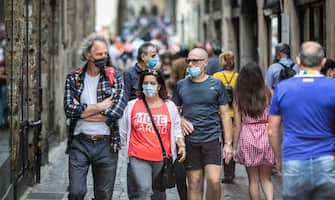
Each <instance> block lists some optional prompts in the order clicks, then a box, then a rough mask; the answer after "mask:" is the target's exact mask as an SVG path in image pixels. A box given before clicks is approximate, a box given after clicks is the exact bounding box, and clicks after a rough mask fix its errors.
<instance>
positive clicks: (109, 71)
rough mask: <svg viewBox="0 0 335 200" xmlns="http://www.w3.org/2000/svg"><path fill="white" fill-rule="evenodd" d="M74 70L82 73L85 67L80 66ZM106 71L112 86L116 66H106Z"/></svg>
mask: <svg viewBox="0 0 335 200" xmlns="http://www.w3.org/2000/svg"><path fill="white" fill-rule="evenodd" d="M74 71H75V72H77V73H78V74H79V73H81V72H82V71H83V67H78V68H76V69H75V70H74ZM105 72H106V76H107V77H108V80H109V82H110V84H111V86H113V85H114V74H115V69H114V67H112V66H106V68H105ZM75 85H76V88H78V87H79V82H78V79H76V84H75Z"/></svg>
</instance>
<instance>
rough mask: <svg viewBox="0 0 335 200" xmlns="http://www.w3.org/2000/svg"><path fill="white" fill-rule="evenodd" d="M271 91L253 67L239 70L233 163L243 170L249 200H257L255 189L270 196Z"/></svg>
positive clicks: (271, 193)
mask: <svg viewBox="0 0 335 200" xmlns="http://www.w3.org/2000/svg"><path fill="white" fill-rule="evenodd" d="M270 101H271V90H270V88H269V87H267V86H266V85H265V83H264V79H263V74H262V71H261V68H260V67H259V66H258V65H257V64H256V63H248V64H246V65H245V66H243V67H242V69H241V71H240V73H239V76H238V79H237V82H236V86H235V91H234V115H235V117H234V121H235V131H234V142H233V144H234V159H235V160H236V161H237V162H239V163H241V164H243V165H244V166H245V168H246V171H247V174H248V180H249V196H250V199H260V191H259V185H261V188H262V189H263V192H264V196H265V198H266V199H267V200H272V199H273V196H274V191H273V184H272V181H271V175H272V166H273V164H274V153H273V150H272V148H271V145H270V142H269V137H268V116H269V114H268V112H269V104H270Z"/></svg>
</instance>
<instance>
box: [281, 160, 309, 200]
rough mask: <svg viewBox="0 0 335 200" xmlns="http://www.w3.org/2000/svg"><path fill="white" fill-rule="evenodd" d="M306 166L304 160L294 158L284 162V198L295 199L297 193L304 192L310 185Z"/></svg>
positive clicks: (301, 193)
mask: <svg viewBox="0 0 335 200" xmlns="http://www.w3.org/2000/svg"><path fill="white" fill-rule="evenodd" d="M306 167H307V165H305V163H304V161H298V160H293V161H286V162H284V163H283V176H282V180H283V186H282V190H283V191H282V193H283V198H284V199H291V198H292V199H294V198H295V196H296V195H297V194H299V195H303V194H304V191H306V187H308V182H306V180H308V178H307V176H308V173H307V172H306V171H305V169H306Z"/></svg>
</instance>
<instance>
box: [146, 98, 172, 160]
mask: <svg viewBox="0 0 335 200" xmlns="http://www.w3.org/2000/svg"><path fill="white" fill-rule="evenodd" d="M143 102H144V105H145V108H146V109H147V112H148V114H149V117H150V120H151V123H152V126H153V127H154V130H155V133H156V135H157V137H158V140H159V143H160V145H161V148H162V153H163V158H166V157H167V156H166V151H165V148H164V145H163V141H162V138H161V136H160V135H159V131H158V129H157V127H156V124H155V121H154V118H153V117H152V114H151V111H150V109H149V106H148V103H147V101H146V100H145V98H143Z"/></svg>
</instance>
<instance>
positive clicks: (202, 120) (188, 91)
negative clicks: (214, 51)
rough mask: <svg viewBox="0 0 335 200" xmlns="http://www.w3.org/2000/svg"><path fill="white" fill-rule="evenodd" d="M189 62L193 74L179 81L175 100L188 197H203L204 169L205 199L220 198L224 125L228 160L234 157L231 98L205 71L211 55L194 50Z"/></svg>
mask: <svg viewBox="0 0 335 200" xmlns="http://www.w3.org/2000/svg"><path fill="white" fill-rule="evenodd" d="M187 63H188V73H189V75H190V77H188V78H185V79H183V80H181V81H178V82H177V85H176V89H175V91H174V94H173V97H172V100H173V101H174V102H175V104H176V105H177V106H179V107H180V108H181V109H182V118H181V124H182V128H183V131H184V134H185V136H186V137H185V138H186V152H187V158H186V161H185V168H186V170H187V178H188V183H189V190H188V198H190V199H200V198H201V197H202V196H203V195H202V188H201V187H202V179H203V172H205V176H206V180H207V191H206V199H214V200H216V199H217V200H219V199H220V195H221V185H220V178H221V171H222V170H221V159H222V156H221V144H220V138H221V134H222V127H224V141H225V144H224V147H223V156H224V158H225V162H229V160H230V159H231V158H232V146H231V145H232V135H233V134H232V131H233V129H232V122H231V118H230V115H229V106H228V98H229V97H228V95H227V92H226V90H225V88H224V86H223V84H222V82H221V81H219V80H217V79H214V78H213V77H211V76H209V75H207V74H206V73H205V67H206V66H207V64H208V54H207V53H206V51H205V50H204V49H201V48H195V49H193V50H191V51H190V53H189V55H188V57H187ZM199 178H200V180H199Z"/></svg>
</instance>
